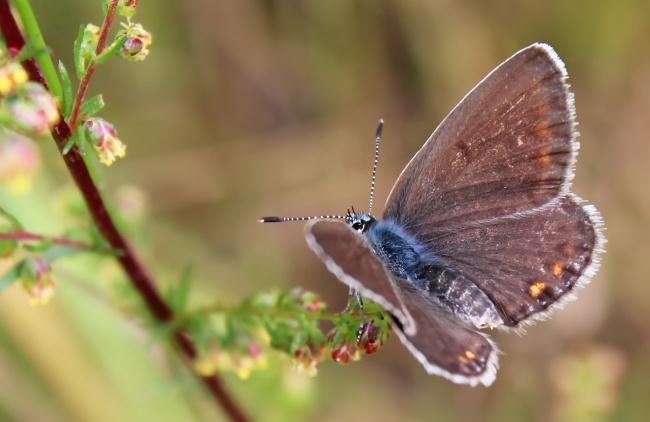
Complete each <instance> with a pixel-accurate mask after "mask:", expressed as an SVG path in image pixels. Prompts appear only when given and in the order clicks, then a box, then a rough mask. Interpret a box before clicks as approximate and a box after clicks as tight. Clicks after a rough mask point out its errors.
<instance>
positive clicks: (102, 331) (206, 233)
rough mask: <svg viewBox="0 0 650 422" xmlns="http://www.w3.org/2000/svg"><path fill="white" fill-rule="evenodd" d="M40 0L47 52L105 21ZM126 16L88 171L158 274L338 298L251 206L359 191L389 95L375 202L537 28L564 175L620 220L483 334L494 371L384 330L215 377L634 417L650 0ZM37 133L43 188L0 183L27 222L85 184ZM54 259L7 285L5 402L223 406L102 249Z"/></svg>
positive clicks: (649, 173)
mask: <svg viewBox="0 0 650 422" xmlns="http://www.w3.org/2000/svg"><path fill="white" fill-rule="evenodd" d="M31 3H32V5H33V7H34V11H35V13H36V15H37V18H38V19H39V21H40V23H41V25H42V30H43V33H44V36H45V39H46V42H47V44H48V45H49V46H50V47H51V49H52V55H53V56H54V57H55V58H56V59H61V60H63V61H64V62H65V63H66V64H67V66H68V68H69V69H70V68H72V60H71V56H72V42H73V40H74V38H75V36H76V33H77V30H78V27H79V25H80V24H85V23H88V22H92V23H95V24H98V25H99V24H100V22H101V8H100V2H99V0H97V1H88V0H84V1H79V0H76V1H73V0H59V1H56V2H52V1H50V0H33V1H32V2H31ZM136 20H137V21H138V22H141V23H142V24H143V25H144V26H145V28H146V29H148V30H149V31H150V32H152V33H153V36H154V41H153V45H152V47H151V54H150V56H149V57H148V58H147V60H145V61H144V62H141V63H126V62H124V61H121V60H111V61H109V62H108V63H107V64H105V65H102V66H101V67H100V68H99V69H98V71H97V72H96V77H95V78H94V80H93V82H92V84H91V89H90V94H96V93H102V94H103V95H104V98H105V100H106V103H107V106H106V108H105V110H104V111H103V112H102V117H104V118H106V119H107V120H109V121H111V122H112V123H113V124H115V126H116V127H117V129H118V133H119V135H120V138H121V139H122V140H123V141H124V142H125V143H126V144H127V151H128V153H127V156H126V157H125V158H124V159H122V160H119V161H118V162H117V163H116V164H114V165H113V166H112V167H110V168H108V169H106V168H101V169H99V171H100V174H101V180H102V182H101V187H102V189H103V191H104V192H105V195H106V196H107V198H110V200H111V201H113V203H114V204H115V206H116V207H117V208H118V209H120V210H121V211H122V212H123V213H124V215H125V216H126V217H127V220H129V221H131V222H134V223H133V226H134V227H137V229H133V230H131V232H132V238H133V239H134V242H135V243H136V245H137V247H138V249H139V251H140V253H141V254H142V255H143V257H144V259H145V260H146V262H147V264H148V265H149V267H150V268H151V269H152V271H153V272H154V273H155V275H156V277H157V279H158V280H159V283H160V284H161V285H168V284H170V283H173V282H175V281H177V280H178V278H179V277H180V274H181V273H182V271H183V269H184V268H186V267H187V265H192V267H193V268H194V271H195V279H196V283H197V285H196V290H195V292H194V295H193V298H192V300H193V303H194V304H196V305H201V304H208V303H211V302H214V301H225V302H228V303H236V302H238V301H240V300H242V299H243V298H245V297H247V296H249V295H252V294H254V293H256V292H260V291H267V290H274V289H286V290H288V289H290V288H292V287H295V286H303V287H305V288H307V289H310V290H313V291H315V292H318V293H319V294H321V295H322V296H323V298H324V299H325V300H326V301H327V302H328V303H329V304H330V305H331V306H332V308H333V309H339V308H340V307H342V306H343V304H344V303H345V299H346V297H347V288H346V287H344V286H342V285H341V284H340V283H339V282H338V281H336V280H335V278H334V277H333V276H332V275H331V274H330V273H328V272H327V271H326V269H325V267H324V266H323V265H322V264H321V262H319V261H318V259H317V258H316V257H315V256H314V255H313V254H312V252H311V251H310V250H309V249H308V248H307V246H306V244H305V241H304V239H303V235H302V224H300V223H295V224H283V225H264V226H263V225H259V224H257V223H256V219H257V218H259V217H260V216H263V215H288V216H293V215H298V216H300V215H319V214H324V213H342V212H344V211H345V210H346V208H347V207H348V206H349V205H350V204H354V205H356V206H357V208H360V209H364V208H365V207H366V206H367V205H366V204H367V202H366V201H367V200H368V189H369V184H370V175H371V167H372V161H373V136H374V131H375V128H376V124H377V121H378V119H379V118H383V119H384V120H385V122H386V124H385V127H384V136H383V140H382V141H383V143H382V150H381V155H380V160H379V171H378V176H377V189H376V196H375V198H376V202H375V203H376V204H377V207H376V208H375V212H376V213H380V212H381V210H382V203H383V200H384V198H386V196H387V194H388V192H389V190H390V188H391V186H392V183H393V182H394V180H395V179H396V177H397V176H398V175H399V172H400V171H401V169H402V167H403V166H404V165H405V164H406V163H407V162H408V160H409V159H410V157H411V156H412V155H413V154H414V153H415V152H416V151H417V149H418V148H419V147H420V146H421V144H422V143H423V142H424V141H425V140H426V138H427V137H428V136H429V134H430V133H431V132H432V131H433V129H434V128H435V127H436V125H437V124H438V122H440V121H441V120H442V119H443V118H444V116H445V115H446V113H447V112H448V111H449V110H451V108H452V107H453V106H454V105H455V104H456V103H457V102H458V101H459V100H460V99H461V98H462V97H463V96H464V95H465V93H466V92H467V91H468V90H470V89H471V88H472V87H473V86H474V85H475V84H476V83H477V82H478V81H479V80H481V79H482V78H483V77H484V76H485V75H486V74H487V73H488V72H489V71H490V70H491V69H493V68H494V67H495V66H497V65H498V64H499V63H501V62H502V61H503V60H505V59H506V58H508V57H509V56H510V55H512V54H513V53H514V52H516V51H517V50H519V49H521V48H523V47H525V46H527V45H529V44H531V43H533V42H536V41H543V42H547V43H549V44H551V45H552V46H553V47H554V48H555V49H556V51H557V52H558V54H559V55H560V57H561V58H562V59H563V60H564V62H565V63H566V66H567V69H568V72H569V75H570V83H571V85H572V89H573V91H574V92H575V98H576V107H577V113H578V120H579V122H580V125H579V130H580V133H581V136H580V140H581V145H582V147H581V150H580V156H579V160H578V165H577V171H576V178H575V181H574V188H573V190H574V191H575V192H576V193H577V194H578V195H579V196H581V197H584V198H587V199H589V201H590V202H591V203H593V204H595V205H596V206H597V207H598V209H599V210H600V212H601V214H602V215H603V218H604V220H605V223H606V226H607V230H606V236H607V238H608V240H609V243H608V244H607V253H606V254H605V255H604V257H603V266H602V269H601V271H600V272H599V273H598V275H597V276H596V277H595V279H594V280H593V281H592V283H591V284H590V285H589V286H588V287H587V288H586V289H584V290H582V291H580V292H579V298H578V300H577V301H575V302H573V303H570V304H569V305H568V306H567V307H566V308H565V309H564V310H562V311H559V312H556V313H555V315H554V318H553V319H552V320H549V321H547V322H544V323H540V324H538V325H536V326H534V327H532V328H530V329H529V330H528V332H527V334H526V335H524V336H517V335H515V334H510V335H507V334H504V333H495V334H494V338H495V339H496V341H497V342H498V344H499V346H500V348H501V350H502V351H503V352H504V354H503V355H502V356H501V360H500V366H501V367H500V370H499V373H498V377H497V380H496V382H495V383H494V384H493V386H491V387H490V388H483V387H476V388H470V387H466V386H458V385H455V384H452V383H450V382H448V381H446V380H444V379H441V378H438V377H434V376H428V375H426V374H425V373H424V371H423V370H422V368H421V367H420V365H419V364H418V363H417V362H415V360H414V359H413V358H412V357H411V355H410V354H409V353H408V352H407V351H406V350H405V349H403V348H402V346H401V344H400V343H399V341H398V340H397V338H391V340H390V341H389V343H388V344H387V345H386V346H385V347H384V348H383V349H382V350H380V352H379V353H377V354H375V355H372V356H367V357H364V359H362V361H360V362H358V363H353V364H349V365H346V366H340V365H337V364H334V363H331V362H330V363H327V362H326V363H324V364H323V365H321V371H320V374H319V375H318V376H317V377H315V378H307V377H305V376H303V375H300V374H297V373H296V372H293V371H292V370H291V368H290V366H289V365H288V364H287V363H286V361H284V360H283V359H281V358H278V357H273V356H271V357H270V359H271V362H270V367H269V369H268V370H266V371H263V372H258V373H254V374H253V375H252V376H251V378H250V379H249V380H246V381H242V380H239V379H238V378H237V377H236V376H234V375H225V376H224V379H225V381H226V382H227V385H228V387H229V388H230V389H231V390H232V391H233V394H234V395H235V397H236V398H237V399H238V400H239V401H240V402H241V404H242V406H243V407H244V408H245V409H246V411H247V412H248V413H249V414H251V415H252V416H253V417H254V419H256V420H265V421H303V420H311V421H347V420H355V421H392V420H412V421H425V420H426V421H457V420H458V421H460V420H463V421H468V420H470V421H482V420H485V421H497V420H498V421H510V420H512V421H521V420H529V421H542V420H544V421H546V420H557V421H599V420H616V421H642V420H647V418H648V417H649V416H648V415H650V400H648V398H649V397H650V359H648V356H650V284H649V281H650V278H649V275H648V274H650V260H649V259H648V257H649V256H650V242H648V234H649V233H650V195H649V187H648V182H649V181H650V165H649V163H650V142H648V134H649V133H650V49H649V47H648V40H649V39H650V2H648V1H645V0H621V1H616V2H614V1H606V0H548V1H544V2H533V1H530V2H524V1H513V0H509V1H508V0H503V1H484V0H474V1H457V0H429V1H425V0H420V1H415V0H411V1H389V0H365V1H350V0H345V1H340V0H328V1H322V0H321V1H319V0H282V1H272V0H231V1H208V0H194V1H187V2H179V1H162V0H156V1H147V0H142V1H140V8H139V12H138V15H137V16H136ZM39 150H40V153H41V154H42V166H41V170H40V172H39V174H38V176H37V178H36V180H35V183H34V186H33V188H32V190H31V191H30V192H29V193H27V194H22V195H17V194H15V193H14V192H12V191H10V190H9V189H6V188H2V189H1V190H0V200H1V205H2V206H4V207H6V208H7V209H8V210H10V211H12V212H14V213H15V214H17V215H19V216H20V217H21V219H22V221H23V222H24V223H25V224H26V226H27V228H28V229H29V230H30V231H34V232H38V233H44V234H59V233H61V232H63V230H65V229H66V228H69V227H70V226H71V225H74V224H75V220H74V218H72V217H70V215H69V206H68V214H66V212H65V211H62V210H64V209H66V207H65V206H62V205H61V204H68V205H69V204H70V201H73V202H74V198H75V196H74V187H73V186H72V184H71V182H70V179H69V176H68V174H67V172H66V170H65V168H64V166H63V162H62V160H61V159H60V157H59V156H58V155H57V152H56V150H55V148H54V144H53V142H51V141H50V140H44V141H42V142H40V143H39ZM79 210H80V211H79V212H80V213H83V207H82V206H81V205H79ZM55 279H56V280H57V283H58V285H57V294H56V296H55V298H54V300H53V301H52V303H51V304H49V305H48V306H45V307H30V306H29V305H28V300H27V297H26V295H25V293H24V292H23V291H22V290H21V289H20V287H19V286H14V287H12V288H11V289H9V290H7V291H5V292H3V293H2V295H0V420H24V421H90V420H92V421H192V420H196V421H207V420H222V418H223V416H222V414H221V412H220V411H219V409H217V408H216V406H215V405H214V403H212V401H211V400H210V399H209V398H208V397H206V395H205V394H204V393H203V392H202V390H201V388H200V387H199V386H198V385H196V384H195V383H194V382H193V380H192V377H191V376H190V375H188V373H187V372H186V371H185V370H183V369H182V366H179V365H177V364H174V363H173V362H170V358H169V357H168V355H167V354H165V353H164V350H162V349H161V347H160V346H157V345H156V342H155V339H152V335H151V333H149V332H148V331H147V330H146V329H144V328H143V324H142V323H141V322H140V321H138V320H137V319H134V318H131V317H130V315H129V314H128V313H125V312H123V309H122V307H121V306H120V304H121V303H122V304H123V303H124V302H123V301H124V300H129V299H128V297H129V296H128V295H122V296H120V293H119V288H118V289H116V288H115V284H117V285H119V280H120V279H121V275H120V272H119V270H118V269H117V268H116V267H115V266H112V265H110V264H106V263H102V261H99V260H93V259H88V258H77V259H76V260H70V261H68V262H67V263H62V264H60V265H58V266H57V267H56V268H55ZM116 280H117V281H116ZM116 291H117V292H116ZM124 297H126V298H127V299H124ZM130 300H133V299H130ZM125 308H126V306H125Z"/></svg>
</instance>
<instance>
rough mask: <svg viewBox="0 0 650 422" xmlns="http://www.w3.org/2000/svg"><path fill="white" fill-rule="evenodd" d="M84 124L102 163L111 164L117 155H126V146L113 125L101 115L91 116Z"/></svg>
mask: <svg viewBox="0 0 650 422" xmlns="http://www.w3.org/2000/svg"><path fill="white" fill-rule="evenodd" d="M84 124H85V127H86V131H87V134H88V138H89V139H90V141H91V142H92V145H93V149H94V150H95V152H97V155H98V157H99V161H100V162H101V163H103V164H106V165H107V166H110V165H111V164H113V162H114V161H115V159H116V158H115V157H124V154H126V146H125V145H124V144H123V143H122V141H120V140H119V139H118V138H117V133H116V132H115V128H113V125H111V124H110V123H108V122H107V121H106V120H104V119H102V118H100V117H91V118H89V119H87V120H86V121H85V122H84Z"/></svg>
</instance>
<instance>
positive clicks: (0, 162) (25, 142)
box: [0, 130, 41, 194]
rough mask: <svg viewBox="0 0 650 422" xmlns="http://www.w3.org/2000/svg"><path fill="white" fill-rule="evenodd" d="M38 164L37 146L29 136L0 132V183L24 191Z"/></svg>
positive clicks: (28, 186)
mask: <svg viewBox="0 0 650 422" xmlns="http://www.w3.org/2000/svg"><path fill="white" fill-rule="evenodd" d="M40 164H41V156H40V154H39V151H38V148H36V146H35V145H34V143H33V142H32V141H31V140H30V139H29V138H25V137H24V136H22V135H19V134H18V133H16V132H12V131H9V130H5V131H2V132H0V184H2V185H8V186H9V188H10V189H11V190H12V191H14V192H15V193H19V194H20V193H25V192H27V191H29V189H30V188H31V184H32V179H33V178H34V175H35V174H36V171H37V170H38V168H39V167H40Z"/></svg>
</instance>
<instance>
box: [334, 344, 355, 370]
mask: <svg viewBox="0 0 650 422" xmlns="http://www.w3.org/2000/svg"><path fill="white" fill-rule="evenodd" d="M330 357H331V358H332V360H333V361H334V362H338V363H340V364H346V363H348V362H350V361H351V360H359V351H358V350H357V349H356V347H354V344H352V343H350V342H347V341H343V342H341V343H339V344H338V345H337V346H336V347H334V348H333V349H332V353H331V354H330Z"/></svg>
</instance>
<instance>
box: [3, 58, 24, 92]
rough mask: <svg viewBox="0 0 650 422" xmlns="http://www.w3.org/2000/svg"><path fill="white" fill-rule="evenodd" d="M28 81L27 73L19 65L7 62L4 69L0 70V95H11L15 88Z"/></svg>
mask: <svg viewBox="0 0 650 422" xmlns="http://www.w3.org/2000/svg"><path fill="white" fill-rule="evenodd" d="M28 80H29V76H28V75H27V72H26V71H25V69H24V68H23V67H22V66H21V65H20V64H19V63H13V62H9V63H8V64H7V65H6V66H5V67H3V68H0V95H3V96H7V95H9V94H11V93H12V92H13V91H14V90H15V89H16V87H17V86H20V85H22V84H24V83H25V82H27V81H28Z"/></svg>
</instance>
